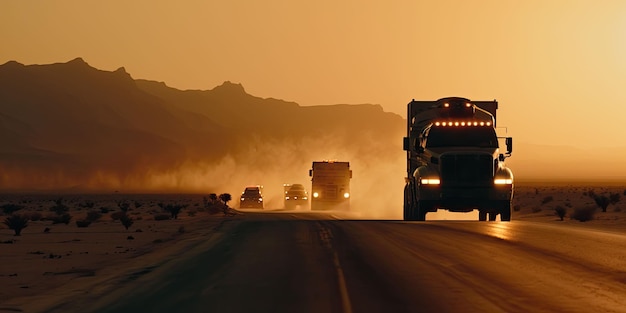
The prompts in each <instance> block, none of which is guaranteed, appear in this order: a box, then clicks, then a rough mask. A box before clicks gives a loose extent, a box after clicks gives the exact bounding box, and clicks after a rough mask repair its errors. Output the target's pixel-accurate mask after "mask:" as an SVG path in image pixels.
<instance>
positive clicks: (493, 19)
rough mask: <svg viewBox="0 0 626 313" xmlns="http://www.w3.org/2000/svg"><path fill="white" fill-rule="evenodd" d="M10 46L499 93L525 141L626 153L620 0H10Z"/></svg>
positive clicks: (390, 97)
mask: <svg viewBox="0 0 626 313" xmlns="http://www.w3.org/2000/svg"><path fill="white" fill-rule="evenodd" d="M180 3H185V5H182V4H180ZM0 40H1V41H0V42H1V48H0V63H5V62H6V61H9V60H16V61H19V62H21V63H25V64H44V63H55V62H66V61H69V60H71V59H73V58H75V57H83V58H84V59H85V60H86V61H87V62H88V63H89V64H90V65H92V66H94V67H96V68H100V69H104V70H115V69H116V68H118V67H121V66H124V67H125V68H126V70H127V71H128V72H129V73H130V74H131V75H132V76H133V77H134V78H146V79H152V80H158V81H165V82H166V83H167V84H168V85H170V86H173V87H176V88H180V89H211V88H213V87H215V86H216V85H219V84H221V83H222V82H223V81H225V80H230V81H233V82H240V83H242V84H243V85H244V87H245V88H246V91H247V92H249V93H251V94H253V95H257V96H260V97H274V98H280V99H285V100H290V101H295V102H298V103H300V104H302V105H313V104H334V103H377V104H381V105H382V106H383V107H384V108H385V110H387V111H392V112H396V113H399V114H401V115H402V116H404V115H405V108H406V103H407V102H408V101H409V100H410V99H411V98H416V99H424V100H425V99H437V98H441V97H445V96H453V95H454V96H465V97H468V98H470V99H476V100H490V99H494V98H495V99H497V100H499V101H500V110H499V113H498V114H499V121H498V124H499V126H507V127H508V135H512V136H514V137H515V140H516V141H517V142H527V143H534V144H559V145H572V146H580V145H581V143H584V144H585V145H586V146H589V147H598V146H625V147H626V136H623V134H624V131H623V130H621V129H623V126H624V125H623V124H624V122H625V117H626V57H624V56H626V1H622V0H615V1H611V0H594V1H591V0H589V1H587V0H585V1H575V0H572V1H565V0H558V1H555V0H551V1H540V0H531V1H514V0H510V1H506V0H493V1H465V0H456V1H417V0H394V1H382V0H379V1H363V0H359V1H357V0H349V1H346V0H339V1H337V0H333V1H330V0H318V1H278V0H264V1H257V0H229V1H200V0H194V1H192V0H187V1H155V0H134V1H123V0H112V1H86V0H74V1H70V0H55V1H22V0H2V1H0Z"/></svg>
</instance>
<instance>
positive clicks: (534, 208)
mask: <svg viewBox="0 0 626 313" xmlns="http://www.w3.org/2000/svg"><path fill="white" fill-rule="evenodd" d="M532 212H533V213H539V212H541V207H538V206H535V207H533V209H532Z"/></svg>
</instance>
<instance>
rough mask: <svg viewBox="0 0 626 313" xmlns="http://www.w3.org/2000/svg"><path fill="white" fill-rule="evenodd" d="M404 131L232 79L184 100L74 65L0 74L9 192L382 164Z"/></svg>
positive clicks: (373, 115) (2, 162) (8, 69)
mask: <svg viewBox="0 0 626 313" xmlns="http://www.w3.org/2000/svg"><path fill="white" fill-rule="evenodd" d="M403 129H404V122H403V121H402V118H401V117H400V116H398V115H395V114H392V113H385V112H384V111H383V110H382V108H381V107H380V106H375V105H333V106H316V107H300V106H299V105H298V104H296V103H293V102H286V101H282V100H276V99H262V98H259V97H255V96H252V95H249V94H247V93H246V92H245V90H244V88H243V86H241V85H240V84H234V83H230V82H225V83H224V84H222V85H220V86H217V87H215V88H214V89H212V90H204V91H201V90H185V91H182V90H177V89H174V88H170V87H168V86H166V85H165V84H164V83H158V82H153V81H146V80H134V79H133V78H132V77H131V76H130V75H129V74H128V73H127V72H126V71H125V70H124V68H120V69H118V70H116V71H113V72H109V71H102V70H98V69H95V68H93V67H91V66H89V65H88V64H87V63H86V62H85V61H84V60H82V59H80V58H77V59H75V60H72V61H70V62H67V63H56V64H48V65H23V64H20V63H17V62H14V61H11V62H8V63H6V64H4V65H0V139H1V140H2V142H3V145H2V146H0V166H1V169H2V171H3V175H2V176H0V187H1V188H3V189H5V190H8V189H24V188H49V189H63V188H67V187H70V186H72V187H76V186H79V187H78V188H84V189H91V190H103V189H108V188H115V189H118V188H125V189H126V190H138V191H139V190H162V189H167V188H170V189H171V188H173V189H181V190H185V189H186V190H189V189H190V186H191V189H193V188H200V187H199V186H201V185H202V184H205V183H206V184H210V183H211V182H203V180H214V179H217V178H215V177H212V176H210V175H207V173H208V172H210V171H216V169H217V168H218V167H220V164H222V163H224V162H227V163H228V162H231V163H233V164H234V165H232V164H231V165H230V166H236V169H233V170H231V172H233V171H238V170H241V169H243V168H250V169H260V168H268V169H269V170H271V171H274V170H278V171H280V169H281V167H282V166H284V165H285V164H288V163H290V164H305V165H304V166H308V165H310V162H311V161H313V158H326V156H328V157H334V156H337V157H348V155H353V154H356V155H359V154H361V155H363V156H368V155H370V156H373V155H376V156H377V157H380V155H381V154H382V155H384V154H385V153H389V151H394V150H397V148H398V146H399V143H400V142H401V140H400V138H401V136H402V131H403ZM399 152H400V153H401V151H399ZM394 153H396V154H397V153H398V151H394ZM286 157H288V158H289V160H290V161H286ZM366 159H367V157H366ZM371 159H372V160H373V159H375V158H371ZM220 162H221V163H220ZM366 163H367V162H364V164H366ZM229 164H230V163H229ZM306 164H308V165H306ZM221 168H223V164H222V166H221ZM297 171H298V172H301V170H300V169H298V170H297ZM249 172H251V170H248V173H249ZM255 173H256V174H255V175H259V174H258V171H255ZM220 175H221V176H220V177H222V178H220V179H227V180H228V179H232V177H230V175H229V174H228V173H223V174H220ZM197 176H202V177H197ZM190 181H191V182H190ZM80 186H82V187H80Z"/></svg>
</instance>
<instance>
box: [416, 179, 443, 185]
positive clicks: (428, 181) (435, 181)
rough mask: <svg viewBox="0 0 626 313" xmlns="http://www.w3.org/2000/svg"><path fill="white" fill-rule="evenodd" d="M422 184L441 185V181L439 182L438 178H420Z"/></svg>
mask: <svg viewBox="0 0 626 313" xmlns="http://www.w3.org/2000/svg"><path fill="white" fill-rule="evenodd" d="M420 181H421V182H422V185H439V184H441V180H439V178H422V180H420Z"/></svg>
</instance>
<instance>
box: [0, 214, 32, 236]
mask: <svg viewBox="0 0 626 313" xmlns="http://www.w3.org/2000/svg"><path fill="white" fill-rule="evenodd" d="M3 223H4V225H7V226H8V227H9V229H12V230H13V232H14V233H15V236H20V235H21V234H22V229H24V228H26V227H27V226H28V217H26V216H23V215H19V214H14V215H11V216H9V217H7V218H5V219H4V222H3Z"/></svg>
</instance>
